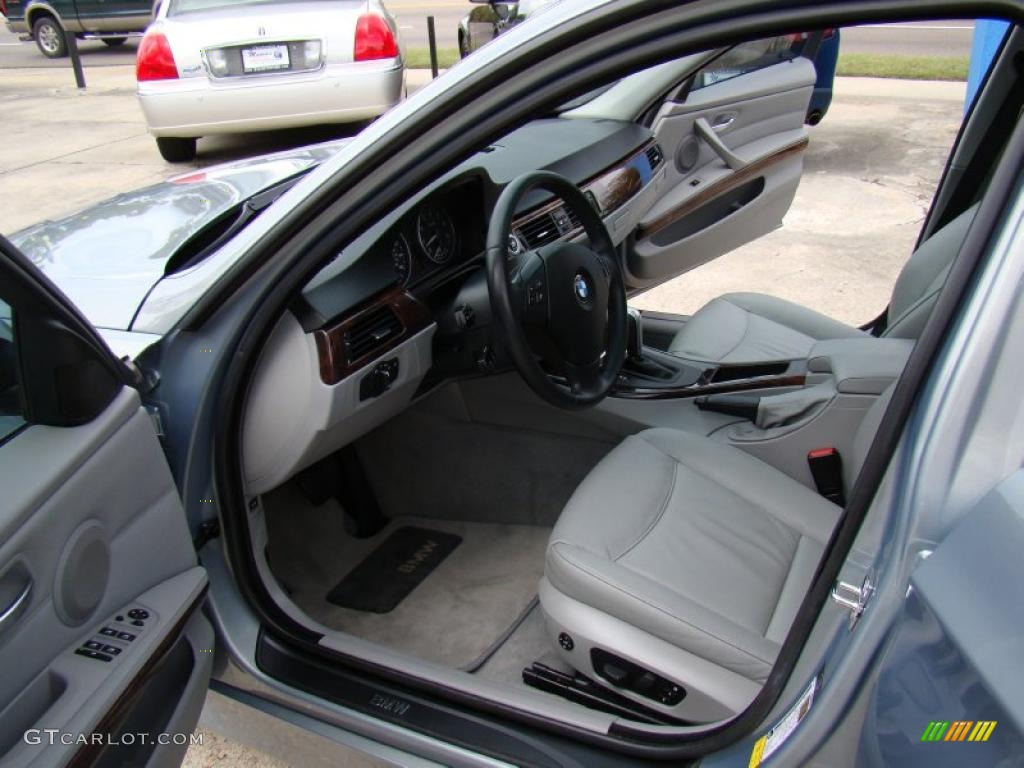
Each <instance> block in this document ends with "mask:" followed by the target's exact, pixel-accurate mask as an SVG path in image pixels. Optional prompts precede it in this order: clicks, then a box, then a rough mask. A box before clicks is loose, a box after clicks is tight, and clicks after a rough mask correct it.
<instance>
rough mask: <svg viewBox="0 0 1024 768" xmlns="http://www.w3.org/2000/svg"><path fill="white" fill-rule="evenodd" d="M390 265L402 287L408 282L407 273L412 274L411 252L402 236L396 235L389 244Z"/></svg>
mask: <svg viewBox="0 0 1024 768" xmlns="http://www.w3.org/2000/svg"><path fill="white" fill-rule="evenodd" d="M391 263H392V264H394V266H395V274H396V275H397V276H398V282H399V283H401V284H402V285H405V284H406V283H407V282H409V273H410V272H412V252H411V251H410V250H409V244H408V243H407V242H405V238H404V237H403V236H402V235H398V236H397V237H396V238H395V239H394V240H393V241H392V243H391Z"/></svg>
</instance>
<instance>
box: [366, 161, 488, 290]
mask: <svg viewBox="0 0 1024 768" xmlns="http://www.w3.org/2000/svg"><path fill="white" fill-rule="evenodd" d="M486 230H487V221H486V219H485V217H484V208H483V183H482V182H481V180H480V179H477V178H472V179H469V180H466V181H463V182H461V183H459V184H456V185H455V186H453V187H450V188H448V189H444V190H441V191H439V192H437V193H435V194H433V195H431V196H430V197H429V198H427V200H425V201H424V202H423V203H421V204H420V205H418V206H416V208H415V209H414V210H413V211H411V212H409V213H407V214H406V215H405V216H403V217H402V219H401V220H400V221H399V222H398V224H396V225H395V226H394V227H392V229H391V230H390V231H389V232H388V233H387V234H386V235H385V236H384V237H383V238H382V239H381V240H380V241H379V242H378V243H377V245H375V246H374V252H373V253H371V254H369V256H368V257H369V258H371V259H384V260H387V261H389V262H390V264H391V268H392V269H393V270H394V276H395V281H396V282H397V283H398V284H399V285H401V286H403V287H411V286H414V285H417V284H420V283H422V282H423V281H424V280H426V279H427V278H430V277H432V276H434V275H437V274H438V273H439V272H442V271H444V270H446V269H449V268H452V267H456V266H458V265H461V264H463V263H464V262H466V261H467V260H469V259H471V258H472V257H474V256H476V255H477V254H479V253H480V252H481V251H483V249H484V238H485V233H486Z"/></svg>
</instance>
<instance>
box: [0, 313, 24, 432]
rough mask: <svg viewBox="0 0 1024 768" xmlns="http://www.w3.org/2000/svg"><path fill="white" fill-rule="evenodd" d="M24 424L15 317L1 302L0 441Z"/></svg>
mask: <svg viewBox="0 0 1024 768" xmlns="http://www.w3.org/2000/svg"><path fill="white" fill-rule="evenodd" d="M24 423H25V419H24V418H22V410H21V388H20V385H19V384H18V365H17V356H16V354H15V348H14V315H13V312H12V311H11V308H10V306H9V305H8V304H7V303H6V302H4V301H0V440H3V439H4V438H6V437H7V436H8V435H10V434H12V433H13V432H15V431H17V430H18V429H20V428H21V426H22V425H23V424H24Z"/></svg>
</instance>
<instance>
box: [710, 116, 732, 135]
mask: <svg viewBox="0 0 1024 768" xmlns="http://www.w3.org/2000/svg"><path fill="white" fill-rule="evenodd" d="M735 122H736V115H729V114H724V115H719V116H718V117H716V118H715V122H714V123H712V127H713V128H714V129H715V130H716V131H724V130H725V129H726V128H728V127H729V126H730V125H732V124H733V123H735Z"/></svg>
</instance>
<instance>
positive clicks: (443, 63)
mask: <svg viewBox="0 0 1024 768" xmlns="http://www.w3.org/2000/svg"><path fill="white" fill-rule="evenodd" d="M458 60H459V49H458V48H438V49H437V66H438V67H439V68H441V69H446V68H447V67H450V66H451V65H452V64H454V63H455V62H456V61H458ZM405 66H406V67H408V68H409V69H430V49H429V48H425V47H422V46H421V47H410V48H406V50H405Z"/></svg>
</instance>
